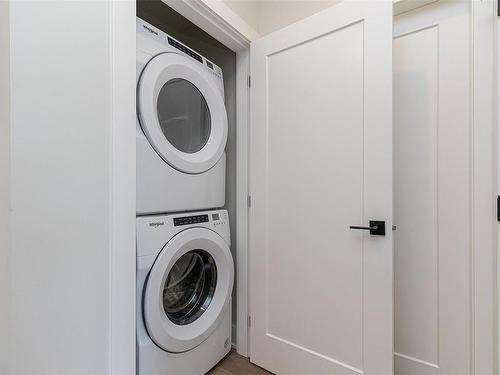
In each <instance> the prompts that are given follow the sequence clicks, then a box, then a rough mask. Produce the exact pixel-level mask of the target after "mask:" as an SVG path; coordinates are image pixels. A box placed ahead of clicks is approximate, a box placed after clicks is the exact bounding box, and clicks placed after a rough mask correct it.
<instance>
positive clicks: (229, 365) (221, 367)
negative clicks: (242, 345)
mask: <svg viewBox="0 0 500 375" xmlns="http://www.w3.org/2000/svg"><path fill="white" fill-rule="evenodd" d="M269 374H271V373H270V372H268V371H266V370H264V369H262V368H260V367H259V366H255V365H254V364H252V363H250V361H249V360H248V358H245V357H242V356H241V355H239V354H238V353H236V352H235V351H234V350H232V351H231V352H230V353H229V354H228V355H227V356H226V357H225V358H224V359H223V360H222V361H220V362H219V363H218V364H217V366H215V367H214V368H213V369H212V370H210V371H209V372H208V374H207V375H269Z"/></svg>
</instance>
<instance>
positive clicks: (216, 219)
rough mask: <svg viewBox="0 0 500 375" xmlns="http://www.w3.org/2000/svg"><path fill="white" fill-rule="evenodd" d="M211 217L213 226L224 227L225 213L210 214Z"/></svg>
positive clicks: (225, 221)
mask: <svg viewBox="0 0 500 375" xmlns="http://www.w3.org/2000/svg"><path fill="white" fill-rule="evenodd" d="M210 215H212V222H213V223H214V226H216V227H217V226H219V225H226V223H227V211H218V212H214V213H211V214H210Z"/></svg>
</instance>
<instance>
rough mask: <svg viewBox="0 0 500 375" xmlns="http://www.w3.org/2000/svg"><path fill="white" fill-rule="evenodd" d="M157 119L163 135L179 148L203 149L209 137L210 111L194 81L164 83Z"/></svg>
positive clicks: (182, 149)
mask: <svg viewBox="0 0 500 375" xmlns="http://www.w3.org/2000/svg"><path fill="white" fill-rule="evenodd" d="M157 112H158V121H159V122H160V128H161V131H162V132H163V135H164V136H165V137H166V138H167V140H168V141H169V142H170V144H171V145H172V146H174V147H175V148H176V149H178V150H179V151H182V152H185V153H188V154H193V153H195V152H198V151H200V150H201V149H202V148H203V147H205V145H206V144H207V142H208V138H209V137H210V128H211V120H210V110H209V109H208V105H207V102H206V101H205V98H204V97H203V95H202V94H201V92H200V90H198V89H197V88H196V86H195V85H193V84H192V83H191V82H189V81H187V80H185V79H181V78H175V79H171V80H170V81H168V82H167V83H165V84H164V85H163V87H162V88H161V90H160V93H159V94H158V102H157Z"/></svg>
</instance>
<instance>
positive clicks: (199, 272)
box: [143, 228, 234, 353]
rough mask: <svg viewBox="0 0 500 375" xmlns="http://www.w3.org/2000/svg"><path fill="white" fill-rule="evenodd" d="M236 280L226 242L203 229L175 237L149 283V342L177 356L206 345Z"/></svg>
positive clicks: (146, 303) (146, 315) (146, 320)
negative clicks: (206, 340)
mask: <svg viewBox="0 0 500 375" xmlns="http://www.w3.org/2000/svg"><path fill="white" fill-rule="evenodd" d="M233 279H234V266H233V259H232V256H231V252H230V251H229V247H228V246H227V244H226V243H225V241H224V240H223V239H222V237H220V236H219V235H218V234H217V233H215V232H213V231H211V230H209V229H205V228H191V229H187V230H185V231H183V232H180V233H179V234H177V235H176V236H175V237H174V238H172V240H170V241H169V242H168V243H167V244H166V245H165V247H164V248H163V249H162V251H161V252H160V254H159V255H158V258H157V259H156V261H155V263H154V264H153V267H152V269H151V272H150V274H149V277H148V279H147V281H146V287H145V292H144V301H143V308H144V323H145V326H146V329H147V331H148V333H149V336H150V337H151V339H152V340H153V341H154V342H155V343H156V344H157V345H158V346H159V347H161V348H162V349H164V350H166V351H169V352H176V353H177V352H184V351H187V350H190V349H192V348H194V347H196V346H197V345H199V344H200V343H202V342H203V341H204V340H205V339H206V338H207V337H208V336H209V335H210V334H211V333H212V332H213V331H214V329H215V328H216V327H217V326H218V325H219V323H220V321H221V319H222V317H223V314H222V313H223V312H224V311H225V310H226V309H227V308H228V304H229V301H230V298H231V291H232V288H233Z"/></svg>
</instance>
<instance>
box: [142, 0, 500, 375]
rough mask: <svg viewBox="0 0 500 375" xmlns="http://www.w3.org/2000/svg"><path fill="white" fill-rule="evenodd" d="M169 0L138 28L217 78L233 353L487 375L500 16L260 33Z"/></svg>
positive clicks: (281, 366)
mask: <svg viewBox="0 0 500 375" xmlns="http://www.w3.org/2000/svg"><path fill="white" fill-rule="evenodd" d="M166 3H167V4H168V5H167V4H165V3H164V2H161V1H139V2H138V3H137V16H138V17H139V18H140V19H142V20H144V21H146V22H147V23H149V24H151V25H153V26H154V27H155V28H158V29H159V30H161V31H162V32H164V33H166V34H168V35H169V36H171V37H172V38H175V39H176V40H178V41H179V42H181V43H183V44H185V45H186V46H189V48H191V49H192V50H193V51H196V53H199V54H200V55H203V56H204V57H205V58H207V59H208V60H210V61H211V62H213V63H214V64H216V65H217V66H219V67H220V68H221V69H222V72H223V77H224V102H225V106H226V109H227V123H228V137H227V145H226V148H225V152H226V168H225V171H226V180H225V205H224V207H225V208H226V209H227V211H228V215H229V223H230V233H231V254H232V257H233V259H234V261H235V287H234V290H233V294H232V300H233V304H232V319H231V325H232V339H231V342H232V345H233V346H234V347H235V349H236V350H237V351H238V352H239V353H240V354H242V355H244V356H248V357H250V360H251V361H252V362H254V363H256V364H258V365H259V366H262V367H263V368H265V369H267V370H269V371H272V372H275V373H284V374H285V373H292V372H294V371H296V372H297V371H298V372H299V373H313V372H314V373H315V372H317V371H318V369H322V370H321V371H324V372H326V373H345V374H352V373H363V372H364V373H367V374H376V373H379V374H380V373H384V374H385V373H389V372H391V371H394V373H395V374H401V375H404V374H415V373H418V374H433V375H447V374H452V373H453V374H467V373H471V374H472V373H474V374H483V373H484V374H486V373H492V372H491V371H493V370H492V369H493V368H494V366H495V361H496V354H495V349H494V348H495V345H496V344H495V340H496V337H497V335H496V333H495V332H494V330H493V327H494V326H495V324H496V323H495V321H496V320H495V319H496V318H495V316H494V311H495V309H494V304H495V303H496V302H494V301H495V298H494V290H495V287H494V285H495V278H496V276H495V275H496V268H495V267H494V259H495V251H496V250H495V247H494V244H495V243H496V240H493V238H494V236H495V235H494V230H495V227H494V225H495V220H494V219H495V218H494V210H493V206H491V207H490V205H491V204H492V203H494V195H495V194H496V192H495V189H496V182H495V181H494V173H493V166H494V165H495V164H496V161H495V160H494V159H493V158H492V155H493V151H494V150H495V146H494V142H495V140H494V138H493V137H492V136H491V135H492V134H494V131H493V129H494V128H495V126H494V125H493V120H494V117H495V116H494V110H495V108H496V107H495V105H494V103H493V97H494V92H493V90H494V88H495V87H496V85H495V84H493V82H494V79H496V71H495V69H494V64H493V62H494V56H493V53H492V52H491V50H488V48H487V46H488V43H490V44H491V45H493V44H492V43H493V40H494V31H495V30H496V29H495V23H494V22H493V21H494V14H493V13H494V7H493V6H492V4H491V3H487V2H482V3H478V2H470V1H445V0H441V1H420V2H412V1H398V2H395V4H394V9H393V5H392V4H391V3H380V4H375V5H374V4H373V3H372V4H369V3H368V2H351V1H345V2H342V3H340V4H337V3H336V2H324V3H322V4H312V5H311V9H309V13H307V12H304V13H303V14H302V16H300V15H297V14H296V13H294V11H296V10H297V7H298V6H295V8H294V6H291V7H290V14H289V15H287V16H286V17H281V19H280V18H279V17H276V19H275V21H274V22H275V24H274V27H273V25H270V23H271V21H268V23H267V24H265V25H264V26H262V25H261V30H265V31H264V34H265V35H263V36H258V35H255V34H253V33H254V31H253V30H250V31H249V30H248V29H246V27H248V28H249V25H252V26H255V25H257V26H258V25H259V24H258V23H256V22H255V14H252V13H251V12H250V11H249V10H248V9H246V8H245V7H244V6H243V5H241V4H240V5H237V4H228V6H225V5H219V6H218V5H217V4H216V3H215V4H214V3H212V5H210V3H204V2H201V3H198V5H197V6H195V5H193V4H194V3H193V4H191V5H187V3H182V2H175V1H174V2H169V1H167V2H166ZM313 3H314V2H313ZM316 3H318V2H316ZM265 6H268V7H270V6H271V5H265ZM265 6H264V5H261V7H265ZM273 6H276V7H278V5H273ZM303 6H304V7H306V6H305V5H303ZM171 7H172V8H171ZM314 7H316V8H314ZM173 8H175V10H174V9H173ZM313 8H314V9H313ZM268 10H269V9H268ZM261 11H262V9H261ZM281 11H286V10H285V8H281ZM393 11H394V17H393ZM179 12H180V13H182V14H180V13H179ZM297 13H299V14H300V12H297ZM313 13H314V14H313ZM306 16H308V17H306ZM186 17H188V18H190V19H191V21H190V20H188V19H187V18H186ZM204 17H205V18H204ZM260 17H266V13H265V12H263V13H262V14H261V15H260ZM269 17H272V15H271V13H269ZM287 17H288V18H287ZM207 19H210V20H211V21H212V22H213V21H215V23H216V26H214V25H213V24H212V25H211V26H210V25H208V23H207ZM286 19H287V20H286ZM252 20H253V24H252ZM246 22H248V23H246ZM197 23H198V24H197ZM257 26H255V27H257ZM238 28H239V29H238ZM221 30H222V31H221ZM211 33H212V34H211ZM240 33H241V34H240ZM249 35H251V36H252V40H250V41H249V40H248V39H247V40H246V41H245V36H249ZM224 41H226V42H227V41H230V42H228V43H226V45H225V44H224V43H223V42H224ZM238 43H240V44H243V45H246V46H247V47H246V49H245V48H243V49H240V50H239V51H237V52H234V49H231V48H229V47H227V45H232V46H233V48H234V45H235V44H238ZM248 47H249V49H248ZM237 103H239V105H237ZM248 119H249V122H248ZM238 136H239V138H238ZM247 146H248V149H247ZM239 147H241V149H240V148H239ZM247 166H248V168H249V170H248V173H247V169H246V168H247ZM242 175H244V176H243V177H242ZM247 218H248V225H247V222H246V220H247ZM238 220H242V222H238ZM238 236H241V238H238ZM393 348H394V349H393Z"/></svg>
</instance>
